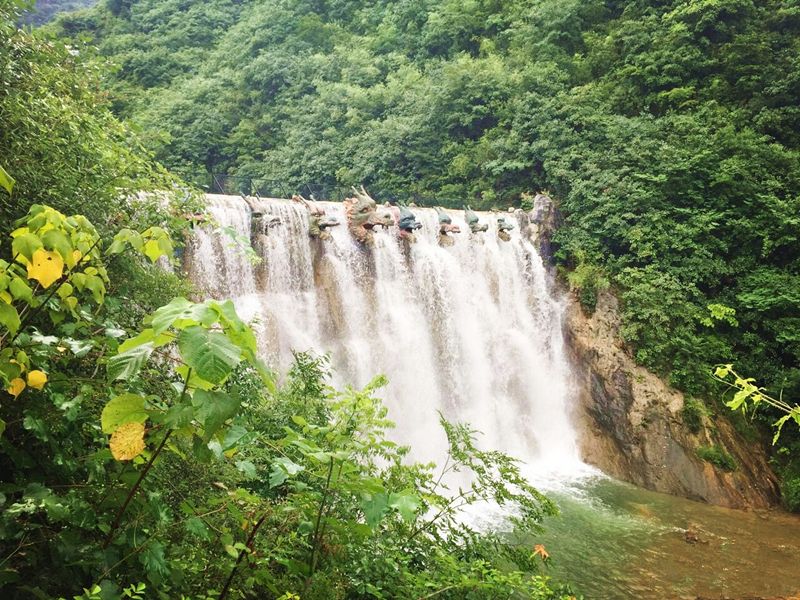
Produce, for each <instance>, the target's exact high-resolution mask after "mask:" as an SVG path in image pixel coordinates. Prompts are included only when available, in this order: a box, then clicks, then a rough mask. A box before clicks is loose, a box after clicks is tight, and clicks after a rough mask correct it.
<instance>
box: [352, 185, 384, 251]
mask: <svg viewBox="0 0 800 600" xmlns="http://www.w3.org/2000/svg"><path fill="white" fill-rule="evenodd" d="M352 189H353V193H354V196H353V197H352V198H347V199H346V200H345V201H344V212H345V215H346V216H347V228H348V229H349V230H350V233H351V234H352V235H353V237H354V238H355V239H356V240H358V241H359V242H361V243H362V244H372V243H373V242H374V241H375V240H374V238H373V235H372V230H373V229H374V228H375V227H377V226H378V225H381V224H382V223H381V220H380V218H379V216H378V213H377V204H376V203H375V200H373V199H372V197H370V195H369V194H368V193H367V190H365V189H364V186H363V185H362V186H361V190H357V189H356V188H352Z"/></svg>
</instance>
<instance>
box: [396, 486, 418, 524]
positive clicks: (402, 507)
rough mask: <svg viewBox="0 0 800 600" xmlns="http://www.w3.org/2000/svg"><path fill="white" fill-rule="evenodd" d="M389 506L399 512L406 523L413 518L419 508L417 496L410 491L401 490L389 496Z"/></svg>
mask: <svg viewBox="0 0 800 600" xmlns="http://www.w3.org/2000/svg"><path fill="white" fill-rule="evenodd" d="M389 506H390V507H391V508H393V509H395V510H396V511H397V512H399V513H400V516H401V517H403V520H404V521H406V522H407V523H408V522H410V521H413V520H414V517H415V516H416V513H417V509H418V508H419V498H417V496H415V495H414V494H412V493H409V492H403V493H401V494H392V495H391V496H389Z"/></svg>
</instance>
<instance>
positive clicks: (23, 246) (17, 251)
mask: <svg viewBox="0 0 800 600" xmlns="http://www.w3.org/2000/svg"><path fill="white" fill-rule="evenodd" d="M41 248H42V240H40V239H39V236H37V235H34V234H33V233H24V234H22V235H20V236H18V237H15V238H14V239H13V240H12V242H11V255H12V256H17V255H20V256H24V257H25V258H26V259H27V260H28V261H31V260H33V253H34V252H36V251H37V250H40V249H41Z"/></svg>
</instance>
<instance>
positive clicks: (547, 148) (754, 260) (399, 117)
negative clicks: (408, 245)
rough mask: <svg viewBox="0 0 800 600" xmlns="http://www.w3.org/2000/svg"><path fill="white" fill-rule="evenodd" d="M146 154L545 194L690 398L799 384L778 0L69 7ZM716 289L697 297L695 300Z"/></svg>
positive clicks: (594, 277) (262, 173)
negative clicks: (733, 377) (104, 65)
mask: <svg viewBox="0 0 800 600" xmlns="http://www.w3.org/2000/svg"><path fill="white" fill-rule="evenodd" d="M58 30H59V31H60V32H61V33H64V34H67V35H73V36H77V35H78V34H81V35H84V34H90V35H91V36H93V39H94V41H93V43H94V44H96V45H97V46H98V47H99V52H100V54H101V55H103V56H105V57H108V59H109V60H111V61H112V62H113V63H114V64H116V65H118V70H117V71H116V72H115V74H114V75H113V76H112V77H111V78H109V79H108V80H107V86H108V88H109V91H110V93H111V95H112V98H113V101H114V103H115V104H114V105H115V108H116V110H117V112H118V113H119V114H120V115H122V116H124V117H126V118H130V119H131V120H133V121H135V122H136V123H138V124H140V125H141V127H142V128H143V130H144V134H145V136H146V138H147V140H148V143H149V145H150V147H151V148H152V149H153V150H154V151H155V152H156V155H157V157H158V158H159V159H160V160H161V161H163V162H164V163H165V164H166V165H168V166H170V167H172V168H173V169H175V170H176V171H177V172H180V173H182V174H184V175H185V176H186V177H188V178H189V179H194V180H195V181H198V182H203V181H207V179H206V177H207V176H206V175H205V174H206V173H208V172H214V173H217V174H228V175H232V176H236V177H238V178H240V179H233V181H234V182H239V183H240V187H241V189H244V191H250V189H247V188H250V187H251V186H254V187H256V188H259V187H266V188H269V185H270V182H273V181H278V182H280V183H281V184H282V185H285V186H286V187H285V188H282V189H292V188H299V187H300V186H302V185H303V184H307V183H316V184H321V185H323V186H325V187H326V188H327V189H328V191H331V190H336V189H341V188H343V187H346V186H349V185H350V184H352V183H357V182H363V183H364V184H365V185H366V186H367V187H368V188H369V189H370V190H372V191H373V192H374V194H375V195H376V196H377V197H381V195H383V196H384V197H400V198H407V199H409V200H414V199H416V200H417V201H419V202H435V201H437V200H438V201H442V202H443V201H451V202H452V201H453V200H454V199H455V201H456V202H458V203H460V202H471V203H473V204H474V205H479V206H484V207H490V206H494V205H498V206H499V205H505V204H508V203H512V204H518V203H519V202H520V194H521V193H522V192H526V191H536V190H540V189H548V190H549V191H550V192H551V193H552V194H553V195H554V196H555V197H556V198H557V199H558V200H559V201H560V205H561V209H562V211H563V213H564V217H565V219H564V225H563V228H562V230H561V231H560V233H559V235H558V238H557V242H558V244H559V251H558V259H559V260H560V261H561V263H562V264H564V265H565V266H566V267H567V268H569V269H575V272H574V273H573V275H572V277H571V280H572V283H573V285H574V287H576V288H578V289H580V294H581V299H582V301H583V303H584V304H585V305H586V307H587V308H588V309H590V310H591V308H592V305H593V302H594V295H595V293H596V288H598V287H601V286H602V285H604V283H605V282H606V281H610V282H611V283H613V284H614V285H615V287H616V288H617V289H618V291H619V293H620V294H621V297H622V300H623V302H624V310H625V323H626V325H625V331H624V335H625V338H626V340H627V341H628V342H630V343H631V346H632V348H633V349H634V351H635V352H636V356H637V358H638V360H639V361H640V362H641V363H643V364H644V365H646V366H648V367H650V368H652V369H654V370H655V371H657V372H659V373H661V374H664V375H666V376H668V377H669V379H670V381H671V382H672V383H673V384H675V385H677V386H679V387H680V388H682V389H684V390H686V391H687V392H689V393H690V394H696V395H701V396H705V397H706V398H709V397H713V396H716V395H718V394H719V390H718V389H716V388H714V387H713V381H712V379H711V378H710V377H709V370H710V365H712V364H713V363H716V362H733V363H735V364H736V365H737V367H738V368H739V369H740V371H742V372H745V373H751V374H754V375H757V376H758V377H759V382H762V383H764V384H766V385H768V386H769V387H770V389H771V390H773V391H774V392H776V393H778V392H779V391H780V390H783V393H784V395H786V396H787V397H797V396H798V395H799V394H800V370H798V368H797V366H798V358H800V262H798V258H800V256H799V255H800V244H799V243H798V231H800V229H799V226H800V216H799V213H800V197H799V194H800V162H798V157H799V156H800V154H798V150H799V148H798V142H799V141H800V137H798V131H800V104H799V103H798V98H800V52H798V48H799V47H800V41H798V40H800V36H798V34H799V33H800V3H798V2H797V1H796V0H765V1H763V2H755V1H753V0H671V1H659V2H654V1H637V2H618V1H613V0H608V1H597V0H591V1H583V0H580V1H567V2H565V1H563V0H515V1H513V2H499V1H492V0H472V1H469V2H463V1H462V0H449V1H445V2H439V1H436V2H434V1H430V0H413V1H388V0H379V1H372V2H339V1H330V2H323V1H312V0H306V1H297V2H294V1H292V2H289V1H281V0H260V1H257V2H252V3H238V2H230V1H227V0H213V1H208V2H199V1H196V2H195V1H178V0H141V1H135V2H119V1H117V0H112V1H110V2H108V3H105V4H103V5H102V6H100V7H98V8H97V9H96V10H94V11H92V12H85V13H79V14H78V15H74V16H73V15H69V16H66V17H64V18H63V19H62V20H61V21H60V23H59V24H58ZM709 307H710V308H709Z"/></svg>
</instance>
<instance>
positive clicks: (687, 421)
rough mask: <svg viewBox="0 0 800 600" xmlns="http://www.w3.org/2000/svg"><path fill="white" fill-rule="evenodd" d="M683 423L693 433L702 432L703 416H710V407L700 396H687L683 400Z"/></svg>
mask: <svg viewBox="0 0 800 600" xmlns="http://www.w3.org/2000/svg"><path fill="white" fill-rule="evenodd" d="M681 416H682V417H683V423H684V425H686V427H688V428H689V431H691V432H692V433H700V430H701V429H702V428H703V417H706V416H708V409H707V408H706V405H705V404H703V401H702V400H700V399H698V398H692V397H687V398H686V399H685V400H684V402H683V411H682V412H681Z"/></svg>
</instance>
